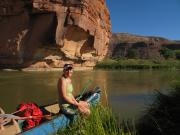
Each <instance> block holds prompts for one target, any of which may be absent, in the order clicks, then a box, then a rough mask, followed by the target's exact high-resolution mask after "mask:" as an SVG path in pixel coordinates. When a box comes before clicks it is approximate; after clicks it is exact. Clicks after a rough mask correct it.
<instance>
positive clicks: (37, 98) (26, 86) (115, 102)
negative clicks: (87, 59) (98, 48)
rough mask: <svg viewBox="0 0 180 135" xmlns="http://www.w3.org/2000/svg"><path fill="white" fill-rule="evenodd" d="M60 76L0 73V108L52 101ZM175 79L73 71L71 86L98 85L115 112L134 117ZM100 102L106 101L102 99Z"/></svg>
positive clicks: (170, 74) (142, 73) (165, 74)
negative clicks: (156, 91)
mask: <svg viewBox="0 0 180 135" xmlns="http://www.w3.org/2000/svg"><path fill="white" fill-rule="evenodd" d="M59 75H61V72H0V106H1V107H3V108H4V109H5V110H6V111H7V112H12V111H13V110H15V107H16V106H17V104H19V103H21V102H28V101H33V102H36V103H38V104H46V103H49V102H54V101H55V100H57V80H58V77H59ZM176 78H179V71H169V72H167V71H116V70H113V71H110V70H108V71H107V70H93V71H75V72H74V75H73V85H74V88H75V92H76V93H79V91H82V90H83V88H85V87H86V85H87V82H88V81H89V80H92V83H91V85H90V86H89V88H91V89H93V88H94V87H95V86H100V87H101V89H103V90H106V92H107V94H108V99H109V104H110V105H111V106H112V108H113V110H114V111H115V112H117V113H118V114H119V115H122V116H126V117H135V116H136V115H138V114H139V113H140V112H141V111H142V109H143V106H144V104H147V103H148V102H149V101H150V100H151V95H152V93H153V92H154V89H166V88H168V87H169V84H170V82H171V81H172V80H175V79H176ZM104 93H105V92H104V91H103V94H104ZM149 99H150V100H149ZM102 101H103V102H105V96H103V100H102Z"/></svg>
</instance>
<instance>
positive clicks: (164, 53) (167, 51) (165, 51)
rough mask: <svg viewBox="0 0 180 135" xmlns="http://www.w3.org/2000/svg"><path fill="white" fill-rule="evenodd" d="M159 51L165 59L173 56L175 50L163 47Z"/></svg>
mask: <svg viewBox="0 0 180 135" xmlns="http://www.w3.org/2000/svg"><path fill="white" fill-rule="evenodd" d="M159 52H160V54H161V55H162V56H163V57H164V58H165V59H169V58H174V57H175V52H174V51H173V50H171V49H168V48H166V47H163V48H162V49H161V50H160V51H159Z"/></svg>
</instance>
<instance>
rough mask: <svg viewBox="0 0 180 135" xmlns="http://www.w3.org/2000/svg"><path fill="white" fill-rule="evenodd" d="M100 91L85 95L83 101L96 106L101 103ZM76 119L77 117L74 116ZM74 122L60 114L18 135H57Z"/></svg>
mask: <svg viewBox="0 0 180 135" xmlns="http://www.w3.org/2000/svg"><path fill="white" fill-rule="evenodd" d="M100 97H101V94H100V89H99V88H98V89H96V90H94V91H91V92H89V93H88V94H85V95H84V96H83V97H82V99H83V98H84V100H86V101H87V102H88V103H89V104H90V105H91V106H96V105H97V103H98V102H99V101H100ZM73 117H74V118H75V117H76V116H73ZM71 121H72V117H71V118H69V117H68V116H66V115H64V114H59V115H58V116H56V117H55V118H53V119H52V120H49V121H46V122H44V123H42V124H40V125H39V126H37V127H34V128H32V129H30V130H27V131H24V132H21V133H19V134H18V135H52V134H56V133H57V131H58V130H59V129H63V128H65V127H67V126H68V125H69V123H70V122H71Z"/></svg>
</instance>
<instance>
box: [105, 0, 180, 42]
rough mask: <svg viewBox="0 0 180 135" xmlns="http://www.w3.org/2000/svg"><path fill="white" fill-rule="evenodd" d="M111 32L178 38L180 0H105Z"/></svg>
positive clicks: (179, 30)
mask: <svg viewBox="0 0 180 135" xmlns="http://www.w3.org/2000/svg"><path fill="white" fill-rule="evenodd" d="M106 5H107V7H108V8H109V11H110V18H111V25H112V32H113V33H131V34H137V35H141V36H158V37H164V38H167V39H171V40H180V0H106Z"/></svg>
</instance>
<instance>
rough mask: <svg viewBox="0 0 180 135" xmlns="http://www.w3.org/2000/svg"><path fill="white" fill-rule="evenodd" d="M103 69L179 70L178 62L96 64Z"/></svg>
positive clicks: (138, 60) (120, 61)
mask: <svg viewBox="0 0 180 135" xmlns="http://www.w3.org/2000/svg"><path fill="white" fill-rule="evenodd" d="M95 68H103V69H180V61H179V60H161V61H160V60H144V59H124V60H122V59H116V60H113V59H106V60H104V61H102V62H99V63H97V64H96V66H95Z"/></svg>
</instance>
